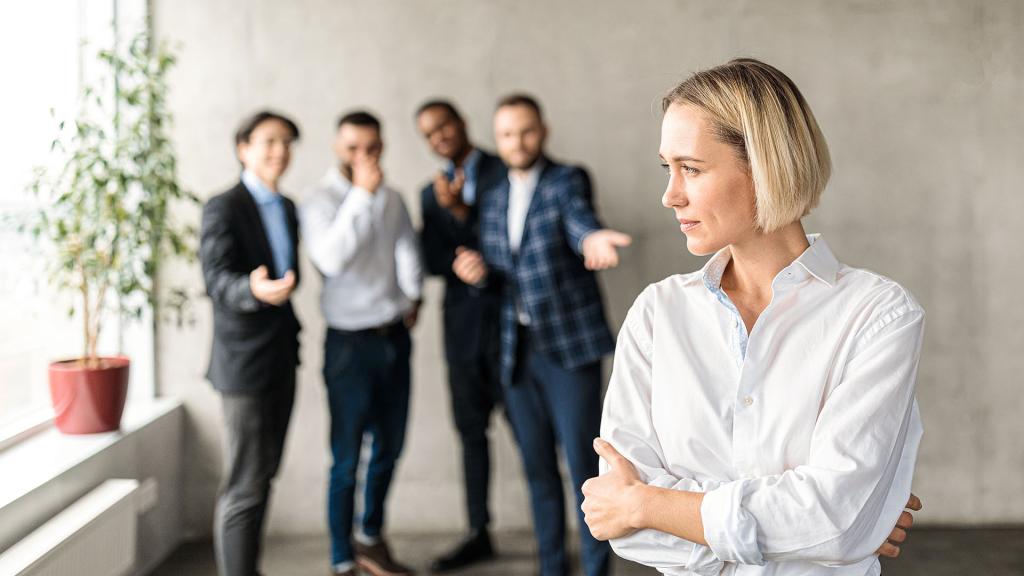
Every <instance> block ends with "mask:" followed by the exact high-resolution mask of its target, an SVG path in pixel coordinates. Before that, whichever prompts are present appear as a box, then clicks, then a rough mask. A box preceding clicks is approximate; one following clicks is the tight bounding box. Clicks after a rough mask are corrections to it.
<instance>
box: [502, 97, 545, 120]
mask: <svg viewBox="0 0 1024 576" xmlns="http://www.w3.org/2000/svg"><path fill="white" fill-rule="evenodd" d="M506 106H526V107H527V108H531V109H533V111H534V112H535V113H536V114H537V118H540V119H541V120H543V119H544V114H542V113H541V111H540V103H539V102H537V99H536V98H534V97H533V96H530V95H529V94H524V93H522V92H520V93H517V94H509V95H508V96H505V97H504V98H502V99H501V100H498V105H497V106H495V107H494V110H495V111H498V110H500V109H502V108H505V107H506Z"/></svg>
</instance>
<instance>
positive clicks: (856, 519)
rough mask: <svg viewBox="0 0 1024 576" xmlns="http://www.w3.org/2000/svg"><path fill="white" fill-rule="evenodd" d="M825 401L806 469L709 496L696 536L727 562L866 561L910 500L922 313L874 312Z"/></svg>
mask: <svg viewBox="0 0 1024 576" xmlns="http://www.w3.org/2000/svg"><path fill="white" fill-rule="evenodd" d="M878 309H879V310H880V312H879V313H877V314H875V315H874V317H875V319H874V320H873V321H872V322H871V323H870V324H869V325H868V326H867V327H866V328H864V329H862V330H861V331H860V332H859V333H858V335H857V336H855V338H857V340H858V341H857V343H856V344H855V345H854V347H853V350H852V351H851V353H850V356H849V360H847V361H846V362H845V363H844V368H843V374H842V376H841V377H840V379H839V384H838V385H837V386H836V387H835V388H834V389H833V390H832V392H831V394H830V395H829V396H828V397H827V398H826V399H825V400H824V402H823V406H822V409H821V411H820V413H819V415H818V420H817V424H816V425H815V428H814V431H813V434H812V438H811V445H810V453H809V456H808V460H807V463H806V464H804V465H800V466H797V467H795V468H793V469H790V470H786V471H785V472H783V473H782V474H778V475H771V476H764V477H760V478H751V479H741V480H736V481H732V482H729V483H726V484H724V485H722V486H720V487H719V488H717V489H715V490H712V491H710V492H708V493H707V494H706V495H705V497H704V501H703V504H702V506H701V516H702V519H703V522H704V536H705V538H706V539H707V541H708V544H709V545H710V546H711V549H712V550H714V552H715V555H716V556H718V557H719V558H722V559H723V560H726V561H729V562H738V563H743V564H763V563H764V562H766V561H789V560H802V561H810V562H816V563H819V564H823V565H828V566H837V565H846V564H854V563H857V562H860V561H866V560H869V559H870V561H874V560H873V558H872V556H873V555H874V552H875V550H876V549H877V548H878V546H880V545H881V544H882V543H883V542H884V541H885V538H886V536H887V535H888V534H889V532H890V531H891V530H892V528H893V526H895V524H896V520H897V518H898V517H899V514H900V513H901V512H902V510H903V508H904V505H905V503H906V501H907V498H909V495H910V481H911V478H912V475H913V465H914V459H915V458H916V454H917V447H918V445H919V443H920V438H921V434H922V426H921V419H920V414H919V413H918V410H917V404H916V401H915V399H914V381H915V379H916V375H917V364H918V358H919V356H920V351H921V341H922V336H923V331H924V312H923V311H922V310H921V308H920V307H919V306H918V305H917V304H916V303H914V302H913V301H912V300H911V299H910V298H909V296H907V295H903V296H902V298H900V299H899V301H897V302H893V303H892V304H891V305H886V306H880V307H879V308H878Z"/></svg>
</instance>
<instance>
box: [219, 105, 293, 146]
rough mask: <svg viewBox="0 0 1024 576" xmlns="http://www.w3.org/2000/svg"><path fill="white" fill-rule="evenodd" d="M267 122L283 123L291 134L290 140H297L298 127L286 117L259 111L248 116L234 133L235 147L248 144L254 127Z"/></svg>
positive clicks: (267, 111) (268, 111)
mask: <svg viewBox="0 0 1024 576" xmlns="http://www.w3.org/2000/svg"><path fill="white" fill-rule="evenodd" d="M267 120H277V121H279V122H283V123H284V125H285V126H287V127H288V130H290V131H291V133H292V140H298V139H299V126H298V125H297V124H295V122H292V120H291V119H290V118H288V117H286V116H282V115H280V114H278V113H277V112H271V111H270V110H260V111H259V112H257V113H255V114H253V115H252V116H249V117H248V118H246V119H245V120H243V121H242V124H241V125H240V126H239V127H238V131H236V132H235V146H238V145H239V144H242V143H243V142H248V141H249V138H252V133H253V131H254V130H256V127H257V126H259V125H260V124H263V123H264V122H266V121H267Z"/></svg>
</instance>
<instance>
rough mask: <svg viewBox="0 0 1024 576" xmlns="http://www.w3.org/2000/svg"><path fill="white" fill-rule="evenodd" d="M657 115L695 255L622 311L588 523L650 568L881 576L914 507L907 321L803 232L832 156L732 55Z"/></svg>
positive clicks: (902, 296) (911, 345) (763, 74)
mask: <svg viewBox="0 0 1024 576" xmlns="http://www.w3.org/2000/svg"><path fill="white" fill-rule="evenodd" d="M663 109H664V118H663V121H662V136H661V158H662V162H663V164H664V166H665V168H666V170H667V172H668V187H667V189H666V190H665V194H664V196H663V197H662V204H663V205H664V206H665V207H666V208H669V209H671V210H672V211H673V213H674V214H675V217H676V219H677V220H678V222H679V228H680V230H681V232H682V233H683V234H684V235H685V236H686V244H687V248H688V249H689V250H690V252H692V253H693V254H696V255H713V256H712V257H711V259H710V260H709V261H708V262H707V264H706V265H705V266H704V267H703V268H702V269H701V270H699V271H697V272H693V273H690V274H681V275H676V276H671V277H669V278H667V279H665V280H663V281H661V282H658V283H656V284H653V285H651V286H649V287H648V288H647V289H646V290H644V291H643V293H641V294H640V296H639V297H638V298H637V300H636V302H635V303H634V304H633V307H632V308H631V309H630V311H629V314H628V315H627V317H626V320H625V323H624V324H623V327H622V330H621V332H620V334H619V339H618V345H617V348H616V352H615V364H614V369H613V373H612V378H611V384H610V385H609V389H608V393H607V395H606V398H605V406H604V414H603V419H602V424H601V436H602V439H597V440H595V449H596V450H597V451H598V453H599V454H600V455H601V457H602V474H601V475H600V476H598V477H597V478H593V479H591V480H588V481H587V483H586V484H585V485H584V487H583V493H584V495H585V497H586V500H585V502H584V504H583V511H584V513H585V514H586V522H587V524H588V526H589V527H590V529H591V532H592V533H593V534H594V536H595V537H597V538H599V539H608V540H611V543H612V547H613V548H614V550H615V551H616V552H617V553H618V554H619V555H620V556H622V557H624V558H627V559H630V560H634V561H637V562H640V563H643V564H647V565H650V566H654V567H655V568H657V569H659V570H660V571H661V572H663V573H665V574H725V575H732V574H739V575H747V574H758V575H765V574H771V575H797V574H799V575H812V574H813V575H816V574H821V575H857V576H861V575H865V574H879V573H880V571H881V569H880V564H879V562H878V555H879V554H882V555H888V556H895V555H896V554H898V552H899V548H898V545H899V543H901V542H902V541H903V540H904V538H905V537H906V529H908V528H909V527H910V523H911V522H912V516H911V515H910V513H909V512H905V511H904V507H905V506H906V507H909V508H911V509H914V510H918V509H920V501H919V500H917V498H916V497H914V496H913V495H912V494H911V493H910V484H911V478H912V475H913V469H914V461H915V459H916V456H917V448H918V444H919V442H920V439H921V433H922V427H921V419H920V416H919V414H918V409H917V402H916V401H915V398H914V380H915V377H916V373H917V363H918V357H919V354H920V348H921V339H922V332H923V328H924V312H923V310H922V309H921V307H920V306H919V305H918V303H917V302H916V301H915V300H914V298H913V296H911V295H910V293H909V292H908V291H907V290H906V289H905V288H903V287H902V286H900V285H899V284H897V283H896V282H894V281H892V280H890V279H888V278H885V277H883V276H880V275H878V274H875V273H873V272H869V271H867V270H862V269H857V268H851V267H849V266H846V265H844V264H841V263H840V262H839V261H838V260H836V257H835V256H834V255H833V254H832V251H831V250H830V249H829V247H828V245H827V244H826V243H825V239H824V238H823V237H821V236H818V235H811V236H808V235H807V234H806V233H805V232H804V228H803V225H802V224H801V222H800V219H801V218H802V217H803V216H805V215H807V213H808V212H810V210H811V209H812V208H814V207H815V206H816V205H817V204H818V200H819V198H820V197H821V193H822V191H823V190H824V188H825V184H826V183H827V182H828V179H829V175H830V173H831V162H830V159H829V153H828V148H827V145H826V143H825V139H824V137H823V136H822V134H821V131H820V130H819V128H818V124H817V122H816V121H815V119H814V116H813V114H812V113H811V110H810V107H809V106H808V105H807V103H806V102H805V101H804V99H803V97H802V96H801V95H800V92H799V90H798V89H797V87H796V86H795V85H794V84H793V82H792V81H791V80H790V79H789V78H787V77H786V76H785V75H784V74H783V73H782V72H780V71H778V70H776V69H775V68H773V67H771V66H769V65H767V64H764V63H762V62H759V61H757V60H750V59H742V60H734V61H732V62H729V63H727V64H725V65H722V66H719V67H716V68H712V69H710V70H706V71H703V72H699V73H697V74H695V75H694V76H692V77H691V78H689V79H687V80H686V81H684V82H683V83H681V84H680V85H679V86H677V87H676V88H675V89H674V90H672V91H671V92H670V93H669V94H668V95H667V96H666V97H665V99H664V102H663Z"/></svg>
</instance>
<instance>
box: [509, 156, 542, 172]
mask: <svg viewBox="0 0 1024 576" xmlns="http://www.w3.org/2000/svg"><path fill="white" fill-rule="evenodd" d="M540 157H541V154H537V155H536V156H534V157H533V158H531V159H530V160H528V161H527V162H525V163H524V164H523V165H522V166H511V168H513V169H514V170H522V171H523V172H526V171H527V170H529V169H531V168H533V167H534V166H536V165H537V162H540Z"/></svg>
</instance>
